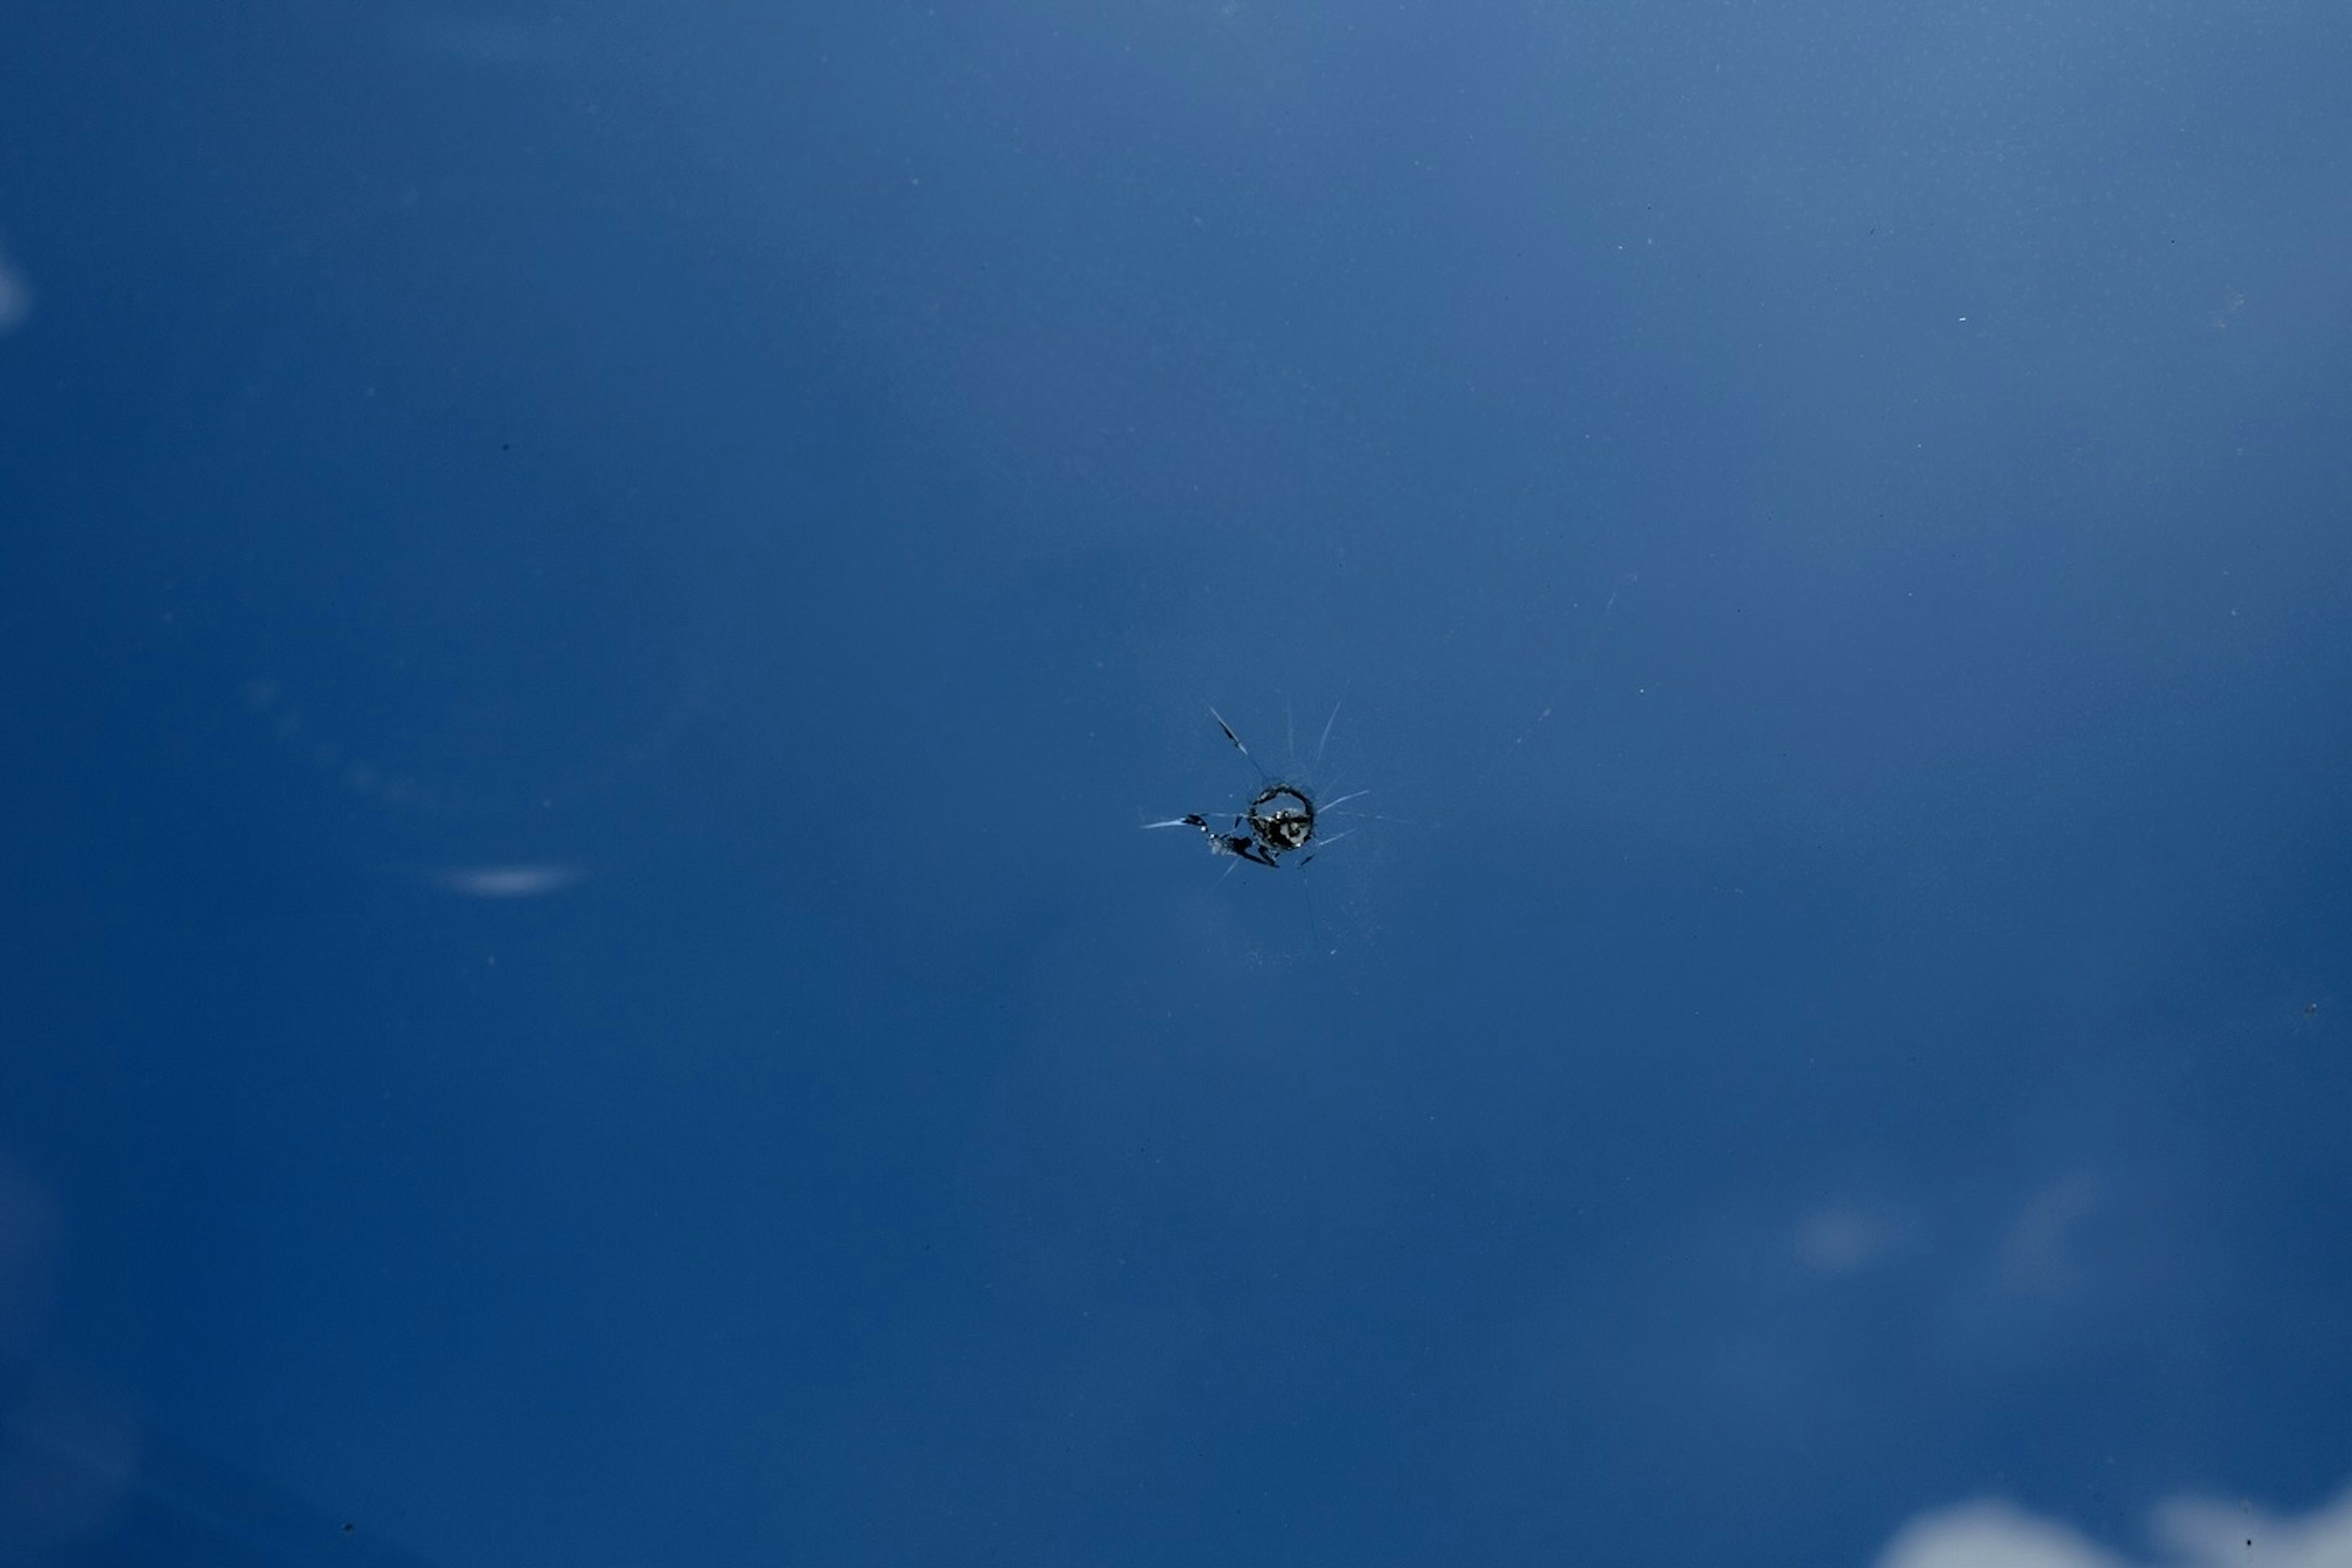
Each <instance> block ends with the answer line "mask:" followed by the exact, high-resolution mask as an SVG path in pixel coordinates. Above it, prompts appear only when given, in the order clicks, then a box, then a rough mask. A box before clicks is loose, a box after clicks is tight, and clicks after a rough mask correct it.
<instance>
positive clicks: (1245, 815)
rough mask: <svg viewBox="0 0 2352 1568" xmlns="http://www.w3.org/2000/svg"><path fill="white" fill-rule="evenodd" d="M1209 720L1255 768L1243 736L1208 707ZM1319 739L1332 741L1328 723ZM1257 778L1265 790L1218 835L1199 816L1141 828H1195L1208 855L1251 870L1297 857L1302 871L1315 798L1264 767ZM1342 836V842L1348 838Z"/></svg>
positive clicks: (1311, 839) (1309, 854) (1309, 855)
mask: <svg viewBox="0 0 2352 1568" xmlns="http://www.w3.org/2000/svg"><path fill="white" fill-rule="evenodd" d="M1209 716H1210V717H1211V718H1213V719H1214V720H1216V721H1217V728H1218V729H1220V730H1223V731H1224V732H1225V739H1226V740H1228V741H1230V742H1233V746H1234V751H1236V752H1240V753H1241V754H1242V755H1243V756H1244V758H1246V759H1247V760H1248V762H1249V764H1250V766H1252V767H1253V768H1256V767H1257V759H1256V758H1255V757H1253V756H1250V749H1249V748H1248V747H1247V746H1244V745H1243V744H1242V741H1241V737H1240V736H1238V735H1236V734H1234V727H1233V726H1232V725H1230V724H1228V723H1226V722H1225V720H1224V715H1223V714H1222V713H1219V712H1218V711H1217V710H1215V709H1213V708H1212V709H1210V710H1209ZM1332 717H1333V718H1335V719H1336V718H1338V717H1339V710H1337V709H1334V710H1332ZM1323 738H1324V739H1325V740H1326V741H1328V740H1329V739H1330V738H1331V727H1330V726H1329V725H1328V724H1326V725H1325V726H1324V727H1323ZM1317 754H1318V758H1319V756H1320V754H1321V748H1320V747H1318V748H1317ZM1258 778H1259V780H1260V781H1261V782H1262V783H1263V784H1264V785H1265V787H1264V788H1263V789H1261V790H1259V791H1258V792H1257V795H1255V797H1254V798H1252V800H1251V801H1250V803H1249V806H1248V809H1246V810H1244V811H1243V812H1240V813H1239V814H1237V815H1236V816H1234V817H1233V818H1232V819H1231V820H1232V823H1233V826H1231V827H1230V828H1225V829H1222V830H1221V829H1219V828H1217V827H1214V826H1211V824H1210V822H1209V819H1208V818H1207V817H1205V816H1202V815H1201V814H1200V813H1199V812H1192V813H1188V814H1187V815H1185V816H1178V817H1171V819H1169V820H1168V821H1166V822H1150V823H1146V824H1145V825H1144V826H1147V827H1197V828H1199V829H1200V830H1201V835H1202V837H1204V838H1206V839H1207V840H1208V841H1209V850H1210V852H1211V853H1212V854H1215V855H1231V856H1233V857H1234V858H1236V859H1241V860H1246V861H1248V862H1249V863H1250V864H1251V865H1253V866H1264V867H1266V868H1269V869H1271V868H1279V867H1280V866H1281V865H1282V863H1283V858H1284V857H1286V856H1289V855H1297V857H1298V864H1299V865H1300V866H1301V867H1304V866H1305V865H1306V864H1307V862H1308V861H1310V860H1312V859H1314V858H1315V851H1314V849H1313V848H1312V847H1311V846H1313V845H1314V843H1315V816H1316V809H1317V808H1316V805H1315V797H1314V796H1313V795H1309V794H1307V787H1306V786H1305V785H1304V784H1288V783H1286V782H1284V781H1283V780H1281V779H1277V778H1273V777H1270V776H1268V775H1267V773H1266V772H1265V769H1263V768H1258ZM1358 793H1359V794H1360V793H1361V792H1358ZM1341 798H1342V800H1353V799H1355V798H1356V796H1355V795H1345V796H1342V797H1341ZM1334 804H1337V803H1334ZM1340 837H1346V835H1344V834H1342V835H1341V836H1340Z"/></svg>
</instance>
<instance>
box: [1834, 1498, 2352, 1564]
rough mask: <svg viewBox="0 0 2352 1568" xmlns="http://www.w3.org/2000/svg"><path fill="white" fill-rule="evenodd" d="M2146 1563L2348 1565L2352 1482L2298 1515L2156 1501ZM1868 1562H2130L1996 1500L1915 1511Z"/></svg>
mask: <svg viewBox="0 0 2352 1568" xmlns="http://www.w3.org/2000/svg"><path fill="white" fill-rule="evenodd" d="M2151 1533H2152V1535H2153V1536H2154V1538H2155V1540H2156V1541H2157V1542H2158V1546H2159V1548H2160V1549H2161V1551H2162V1552H2163V1553H2164V1554H2163V1555H2162V1556H2160V1557H2158V1558H2155V1559H2153V1560H2151V1561H2150V1563H2149V1565H2148V1568H2245V1564H2247V1563H2250V1562H2252V1563H2260V1564H2261V1565H2262V1568H2352V1490H2347V1491H2346V1492H2344V1493H2343V1494H2342V1495H2340V1496H2338V1497H2337V1498H2336V1500H2334V1501H2332V1502H2330V1503H2327V1504H2326V1505H2325V1506H2323V1507H2321V1508H2318V1509H2315V1510H2312V1511H2311V1512H2310V1513H2308V1514H2305V1515H2304V1516H2302V1517H2301V1518H2297V1519H2288V1518H2282V1517H2279V1516H2277V1515H2273V1514H2270V1513H2267V1512H2264V1511H2263V1510H2258V1509H2255V1508H2253V1507H2252V1506H2251V1505H2248V1504H2244V1503H2234V1504H2233V1503H2224V1502H2216V1501H2214V1500H2210V1499H2205V1498H2177V1499H2174V1500H2171V1501H2169V1502H2166V1503H2164V1504H2162V1505H2161V1506H2160V1507H2158V1510H2156V1518H2155V1521H2154V1526H2153V1529H2152V1531H2151ZM1876 1568H2137V1562H2136V1560H2135V1559H2132V1558H2126V1557H2122V1556H2118V1555H2117V1554H2116V1553H2115V1552H2109V1551H2108V1550H2107V1549H2106V1548H2105V1547H2103V1546H2100V1545H2098V1544H2097V1543H2095V1542H2092V1541H2090V1540H2088V1539H2087V1538H2085V1537H2084V1536H2083V1535H2081V1534H2078V1533H2077V1532H2076V1531H2074V1530H2073V1529H2072V1528H2070V1527H2069V1526H2068V1525H2066V1524H2064V1523H2063V1522H2062V1521H2058V1520H2054V1519H2046V1518H2043V1517H2042V1516H2040V1515H2037V1514H2032V1513H2028V1512H2026V1511H2025V1510H2022V1509H2020V1508H2018V1507H2016V1506H2014V1505H2012V1504H2010V1503H2006V1502H2002V1501H2000V1500H1983V1501H1979V1502H1971V1503H1963V1504H1961V1505H1959V1506H1958V1507H1957V1508H1948V1509H1939V1510H1935V1511H1934V1512H1930V1513H1923V1514H1920V1515H1918V1516H1917V1517H1916V1518H1915V1519H1913V1520H1912V1521H1910V1522H1909V1523H1907V1524H1906V1525H1904V1526H1903V1528H1902V1529H1901V1530H1899V1531H1895V1539H1894V1540H1893V1541H1891V1542H1888V1543H1887V1546H1886V1550H1885V1551H1884V1552H1880V1553H1879V1555H1878V1561H1877V1563H1876Z"/></svg>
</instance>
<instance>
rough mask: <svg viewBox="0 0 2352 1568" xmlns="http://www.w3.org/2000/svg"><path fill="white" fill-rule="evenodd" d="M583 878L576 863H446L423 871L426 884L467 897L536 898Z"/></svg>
mask: <svg viewBox="0 0 2352 1568" xmlns="http://www.w3.org/2000/svg"><path fill="white" fill-rule="evenodd" d="M587 878H588V873H587V872H586V871H584V870H583V869H581V868H579V867H577V866H450V867H445V868H440V869H437V870H432V871H427V872H425V882H426V883H427V884H428V885H429V886H432V887H436V888H438V889H441V890H442V891H444V892H446V893H459V894H463V895H464V896H465V897H467V898H469V899H536V898H540V897H542V896H544V895H546V894H549V893H560V892H562V891H563V890H564V889H567V888H574V887H577V886H579V885H580V884H581V883H582V882H583V881H585V880H587Z"/></svg>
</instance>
